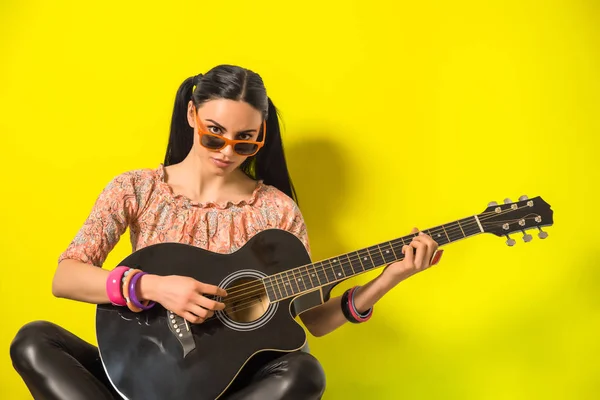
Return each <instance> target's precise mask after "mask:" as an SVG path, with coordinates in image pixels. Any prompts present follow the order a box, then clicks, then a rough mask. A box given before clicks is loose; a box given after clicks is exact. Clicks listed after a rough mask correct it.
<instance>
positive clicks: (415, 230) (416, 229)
mask: <svg viewBox="0 0 600 400" xmlns="http://www.w3.org/2000/svg"><path fill="white" fill-rule="evenodd" d="M417 232H419V229H418V228H417V227H414V228H412V230H411V231H410V233H411V234H412V233H417Z"/></svg>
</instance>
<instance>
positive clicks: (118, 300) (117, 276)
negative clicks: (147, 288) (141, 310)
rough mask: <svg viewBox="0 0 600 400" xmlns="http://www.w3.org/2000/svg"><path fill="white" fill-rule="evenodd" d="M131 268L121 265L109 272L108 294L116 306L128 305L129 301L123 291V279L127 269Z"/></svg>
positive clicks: (107, 280)
mask: <svg viewBox="0 0 600 400" xmlns="http://www.w3.org/2000/svg"><path fill="white" fill-rule="evenodd" d="M130 269H131V268H129V267H126V266H124V265H120V266H118V267H117V268H115V269H113V270H112V271H110V273H109V274H108V278H107V279H106V294H107V295H108V299H109V300H110V302H111V303H112V304H114V305H115V306H126V305H127V302H126V301H125V298H124V297H123V293H122V292H121V279H122V278H123V274H124V273H125V271H128V270H130Z"/></svg>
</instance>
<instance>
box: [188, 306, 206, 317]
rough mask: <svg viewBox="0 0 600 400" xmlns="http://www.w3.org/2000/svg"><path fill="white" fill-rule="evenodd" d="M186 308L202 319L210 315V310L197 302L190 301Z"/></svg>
mask: <svg viewBox="0 0 600 400" xmlns="http://www.w3.org/2000/svg"><path fill="white" fill-rule="evenodd" d="M186 308H187V311H188V312H191V313H192V314H194V315H197V316H198V317H200V318H202V319H206V317H207V316H208V310H207V309H206V308H202V307H200V306H199V305H197V304H192V303H190V304H188V306H187V307H186Z"/></svg>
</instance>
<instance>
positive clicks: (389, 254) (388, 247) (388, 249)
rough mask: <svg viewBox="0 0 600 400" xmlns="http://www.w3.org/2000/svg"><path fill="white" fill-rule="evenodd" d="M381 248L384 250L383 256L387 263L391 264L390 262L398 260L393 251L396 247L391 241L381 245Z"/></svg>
mask: <svg viewBox="0 0 600 400" xmlns="http://www.w3.org/2000/svg"><path fill="white" fill-rule="evenodd" d="M379 250H380V251H381V252H382V253H381V256H382V257H383V260H384V261H385V264H390V263H392V262H394V261H396V255H395V253H394V252H393V251H394V249H393V247H392V244H391V243H390V242H387V243H386V244H384V245H383V246H382V247H380V249H379Z"/></svg>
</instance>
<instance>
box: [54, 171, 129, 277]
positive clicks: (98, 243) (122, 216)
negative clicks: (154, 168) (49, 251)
mask: <svg viewBox="0 0 600 400" xmlns="http://www.w3.org/2000/svg"><path fill="white" fill-rule="evenodd" d="M137 203H138V202H137V200H136V195H135V175H134V174H132V173H127V172H126V173H123V174H121V175H119V176H117V177H115V178H113V179H112V180H111V181H110V182H109V183H108V185H107V186H106V187H105V188H104V190H103V191H102V192H101V193H100V195H99V196H98V198H97V199H96V202H95V204H94V206H93V208H92V211H91V212H90V214H89V215H88V217H87V219H86V221H85V223H84V224H83V226H82V227H81V228H80V229H79V231H78V232H77V234H76V235H75V238H74V239H73V241H72V242H71V243H70V244H69V246H68V247H67V249H66V250H65V251H64V252H63V253H62V254H61V255H60V257H59V259H58V262H61V261H62V260H64V259H73V260H78V261H82V262H84V263H87V264H92V265H95V266H97V267H101V266H102V264H103V263H104V261H105V260H106V257H107V256H108V254H109V253H110V251H111V250H112V249H113V248H114V247H115V245H116V244H117V242H118V241H119V239H120V238H121V235H123V233H124V232H125V231H126V230H127V227H128V226H129V224H130V223H131V222H132V220H133V219H134V218H135V216H136V214H137V210H138V206H139V205H138V204H137Z"/></svg>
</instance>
